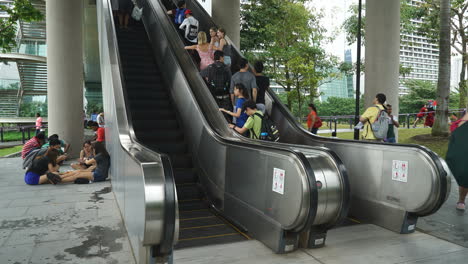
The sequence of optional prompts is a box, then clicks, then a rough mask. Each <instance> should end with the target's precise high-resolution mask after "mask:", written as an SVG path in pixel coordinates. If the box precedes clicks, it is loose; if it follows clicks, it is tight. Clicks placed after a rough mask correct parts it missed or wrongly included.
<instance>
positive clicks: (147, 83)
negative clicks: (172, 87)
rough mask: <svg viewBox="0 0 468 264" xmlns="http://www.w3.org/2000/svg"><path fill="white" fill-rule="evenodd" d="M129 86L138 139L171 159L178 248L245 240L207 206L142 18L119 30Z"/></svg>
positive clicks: (129, 97)
mask: <svg viewBox="0 0 468 264" xmlns="http://www.w3.org/2000/svg"><path fill="white" fill-rule="evenodd" d="M117 37H118V44H119V51H120V61H121V63H122V69H123V75H124V79H125V87H126V88H125V91H126V96H127V100H128V103H129V106H130V116H131V120H132V124H133V129H134V131H135V137H136V139H137V140H138V141H139V142H140V143H141V144H143V145H145V146H147V147H148V148H150V149H152V150H154V151H156V152H160V153H166V154H168V155H169V156H170V158H171V161H172V169H173V171H174V178H175V183H176V186H177V196H178V205H179V222H180V227H179V230H180V231H179V240H178V243H177V245H176V246H175V248H176V249H180V248H185V247H191V246H203V245H210V244H220V243H230V242H237V241H243V240H246V239H248V236H247V235H246V234H244V233H242V232H241V231H240V230H238V229H237V228H235V227H234V226H232V225H231V224H229V222H227V221H226V220H224V219H223V218H222V217H220V216H218V215H217V213H216V212H215V211H214V210H213V209H211V208H210V207H209V206H208V203H207V201H206V197H205V194H204V193H203V190H202V189H201V188H200V186H199V182H198V177H197V173H196V170H195V168H194V166H193V164H192V157H191V153H190V150H189V148H188V145H187V142H186V140H185V138H186V137H187V136H188V135H186V133H185V132H184V130H183V128H182V126H181V125H180V120H179V119H178V115H177V113H176V111H177V110H176V108H175V107H174V106H173V103H172V101H171V98H170V96H169V93H168V91H167V87H168V86H167V85H165V83H164V80H163V77H162V76H161V71H160V69H159V68H158V66H157V64H156V62H155V61H154V56H153V55H152V53H151V47H150V43H149V42H148V38H147V34H146V31H145V29H144V27H143V25H142V24H141V23H137V24H135V25H134V26H132V29H131V30H119V31H118V32H117Z"/></svg>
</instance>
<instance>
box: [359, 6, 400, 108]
mask: <svg viewBox="0 0 468 264" xmlns="http://www.w3.org/2000/svg"><path fill="white" fill-rule="evenodd" d="M365 40H366V42H365V45H366V51H365V66H366V68H365V96H364V98H365V106H366V107H368V106H370V105H371V104H372V100H373V99H374V98H375V95H376V94H377V93H384V94H385V95H386V96H387V103H389V104H391V105H392V106H393V115H394V116H398V112H399V111H398V109H399V106H398V89H399V88H398V77H399V65H400V1H394V0H367V1H366V38H365Z"/></svg>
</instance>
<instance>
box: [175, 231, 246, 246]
mask: <svg viewBox="0 0 468 264" xmlns="http://www.w3.org/2000/svg"><path fill="white" fill-rule="evenodd" d="M245 240H246V238H245V237H243V236H242V235H241V234H239V233H233V234H232V233H231V234H230V235H220V236H212V237H205V238H203V239H200V238H199V239H190V240H189V239H186V240H182V241H180V240H179V241H178V242H177V244H176V245H175V246H174V249H181V248H189V247H200V246H205V245H219V244H227V243H234V242H240V241H245Z"/></svg>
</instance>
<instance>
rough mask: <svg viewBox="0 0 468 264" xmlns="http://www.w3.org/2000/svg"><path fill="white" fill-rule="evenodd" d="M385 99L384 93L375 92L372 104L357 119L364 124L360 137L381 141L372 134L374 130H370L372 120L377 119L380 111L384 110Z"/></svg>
mask: <svg viewBox="0 0 468 264" xmlns="http://www.w3.org/2000/svg"><path fill="white" fill-rule="evenodd" d="M386 100H387V96H385V94H383V93H379V94H377V95H376V96H375V99H374V101H373V102H372V103H373V104H374V105H373V106H371V107H369V108H367V109H366V111H365V112H364V114H362V115H361V117H359V121H360V122H362V123H363V124H364V129H363V131H362V139H364V140H368V141H377V142H381V141H382V140H380V139H377V138H376V137H375V136H374V132H373V131H372V123H374V121H375V120H376V119H377V116H378V115H379V113H380V111H383V110H386V109H385V106H384V104H385V101H386Z"/></svg>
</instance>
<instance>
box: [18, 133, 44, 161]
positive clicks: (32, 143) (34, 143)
mask: <svg viewBox="0 0 468 264" xmlns="http://www.w3.org/2000/svg"><path fill="white" fill-rule="evenodd" d="M44 143H45V135H44V133H43V132H40V133H39V134H37V136H35V137H33V138H31V139H30V140H28V141H26V143H24V145H23V149H22V150H21V158H23V159H24V158H26V156H27V155H28V154H29V152H31V150H33V149H38V148H41V147H42V145H44Z"/></svg>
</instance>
